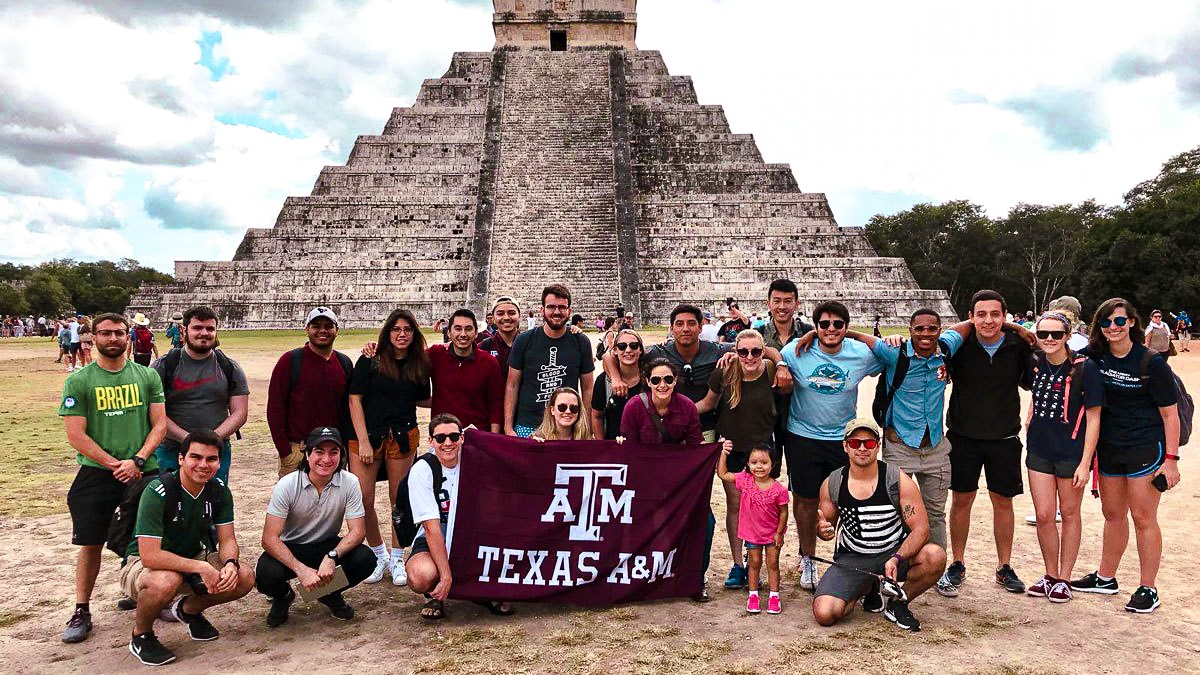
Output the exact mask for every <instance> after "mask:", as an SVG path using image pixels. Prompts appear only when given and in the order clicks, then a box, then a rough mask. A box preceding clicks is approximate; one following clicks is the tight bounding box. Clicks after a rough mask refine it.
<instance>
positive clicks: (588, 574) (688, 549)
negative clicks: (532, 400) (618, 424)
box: [450, 430, 720, 605]
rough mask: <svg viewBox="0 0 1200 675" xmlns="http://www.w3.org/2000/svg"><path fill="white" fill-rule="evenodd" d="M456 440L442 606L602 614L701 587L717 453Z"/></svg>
mask: <svg viewBox="0 0 1200 675" xmlns="http://www.w3.org/2000/svg"><path fill="white" fill-rule="evenodd" d="M465 439H466V440H465V441H464V443H463V449H462V454H461V456H460V460H459V462H460V466H461V470H460V473H459V484H458V499H457V503H456V504H455V505H454V511H455V513H454V516H453V517H454V530H453V537H452V540H451V544H450V569H451V571H452V572H453V576H454V582H453V585H452V586H451V589H450V597H452V598H457V599H461V600H504V601H527V602H560V603H570V604H578V605H611V604H614V603H618V602H629V601H633V600H650V599H658V598H669V597H676V596H681V597H682V596H690V595H692V594H694V593H696V592H697V591H699V590H700V587H701V584H702V583H703V579H702V565H703V558H704V539H705V537H704V534H705V528H706V527H707V525H708V517H709V497H710V493H711V491H712V481H713V469H714V467H715V466H716V457H717V453H718V452H719V449H720V446H718V445H716V444H709V445H702V446H691V447H688V446H681V445H639V444H636V443H630V442H626V443H623V444H617V443H615V442H613V441H548V442H546V443H538V442H536V441H531V440H526V439H520V438H512V437H509V436H502V435H498V434H490V433H486V432H482V431H477V430H469V431H468V432H467V433H466V436H465Z"/></svg>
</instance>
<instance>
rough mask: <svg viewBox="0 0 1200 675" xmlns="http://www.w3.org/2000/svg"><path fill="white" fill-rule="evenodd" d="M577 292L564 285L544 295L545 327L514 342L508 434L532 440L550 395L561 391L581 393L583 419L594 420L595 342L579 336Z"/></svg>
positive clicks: (506, 407) (508, 387)
mask: <svg viewBox="0 0 1200 675" xmlns="http://www.w3.org/2000/svg"><path fill="white" fill-rule="evenodd" d="M570 317H571V291H570V290H569V289H567V287H566V286H563V285H561V284H551V285H549V286H547V287H545V288H544V289H542V326H541V327H540V328H537V329H534V330H528V331H525V332H524V333H522V334H520V335H518V336H517V339H516V340H514V341H513V344H512V351H511V352H510V353H509V355H508V380H507V383H506V385H505V391H504V433H506V434H508V435H509V436H519V437H521V438H529V436H530V435H531V434H533V432H534V430H535V429H537V427H538V425H540V424H541V423H542V416H543V414H544V412H545V410H546V403H547V402H548V401H549V400H550V395H551V394H552V393H554V390H556V389H558V388H560V387H570V388H572V389H574V390H575V391H577V392H579V393H580V398H581V399H582V401H580V403H581V404H582V406H583V408H582V409H581V410H580V413H579V414H580V415H582V416H583V417H584V418H585V419H586V418H587V417H588V416H590V415H591V408H592V385H593V380H594V377H593V373H594V372H595V370H596V362H595V360H594V359H593V358H592V341H591V340H590V339H588V337H587V335H585V334H583V333H582V332H573V331H571V330H570V329H569V328H568V326H567V322H568V320H569V319H570Z"/></svg>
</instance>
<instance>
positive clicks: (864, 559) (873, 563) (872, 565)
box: [814, 548, 909, 602]
mask: <svg viewBox="0 0 1200 675" xmlns="http://www.w3.org/2000/svg"><path fill="white" fill-rule="evenodd" d="M896 550H899V549H898V548H897V549H896ZM895 552H896V551H895V550H893V551H888V552H887V553H880V554H879V555H873V556H868V555H856V554H842V555H839V556H834V558H833V559H834V560H836V561H838V562H840V563H845V564H847V565H850V566H852V567H857V568H859V569H864V570H868V571H871V572H877V573H879V574H883V565H884V563H886V562H887V561H888V558H891V557H892V554H893V553H895ZM908 568H909V564H908V561H904V562H901V563H900V566H899V567H898V568H896V577H897V578H896V580H897V581H904V580H905V578H907V577H908ZM874 583H875V578H874V577H871V576H868V575H866V574H862V573H861V572H855V571H852V570H848V569H846V568H845V567H839V566H838V565H830V566H829V569H827V570H825V574H824V575H822V576H821V581H820V582H818V583H817V590H816V591H815V592H814V595H817V596H820V595H832V596H833V597H835V598H840V599H841V600H844V601H846V602H854V601H856V600H858V599H859V598H861V597H863V596H864V595H866V594H867V593H868V592H870V590H871V586H872V585H873V584H874Z"/></svg>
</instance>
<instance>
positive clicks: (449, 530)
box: [408, 461, 458, 553]
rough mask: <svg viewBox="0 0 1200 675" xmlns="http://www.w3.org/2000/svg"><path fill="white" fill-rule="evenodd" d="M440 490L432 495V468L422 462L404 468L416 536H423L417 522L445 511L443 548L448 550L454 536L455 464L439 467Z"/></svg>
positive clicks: (455, 503)
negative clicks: (450, 466) (410, 467)
mask: <svg viewBox="0 0 1200 675" xmlns="http://www.w3.org/2000/svg"><path fill="white" fill-rule="evenodd" d="M442 478H443V479H444V480H443V482H442V489H441V492H439V494H438V498H437V499H436V500H435V499H434V498H433V472H432V471H431V470H430V469H429V465H428V464H426V463H425V462H423V461H422V462H417V463H415V464H413V468H412V471H409V472H408V508H409V509H411V510H412V514H413V522H414V523H418V525H419V526H418V528H417V536H416V538H415V539H414V541H415V540H416V539H419V538H421V537H424V536H425V526H424V525H420V523H422V522H424V521H426V520H432V519H434V518H441V517H442V514H446V552H447V553H449V552H450V542H451V540H453V538H454V512H455V510H456V509H455V508H454V507H455V506H456V505H457V503H458V465H455V466H454V468H453V469H448V468H446V467H445V466H443V467H442Z"/></svg>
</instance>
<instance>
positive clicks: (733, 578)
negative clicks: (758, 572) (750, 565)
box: [725, 563, 750, 590]
mask: <svg viewBox="0 0 1200 675" xmlns="http://www.w3.org/2000/svg"><path fill="white" fill-rule="evenodd" d="M749 576H750V573H749V572H748V571H746V568H745V567H742V566H741V565H738V564H737V563H734V565H733V567H730V568H729V576H727V577H725V588H728V589H730V590H735V589H741V588H745V587H746V586H747V585H748V584H749V583H750V579H749Z"/></svg>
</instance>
